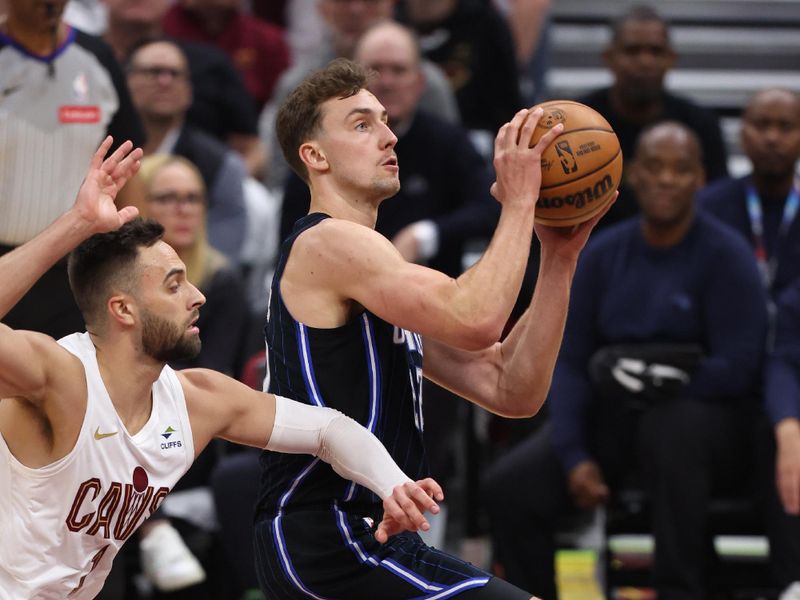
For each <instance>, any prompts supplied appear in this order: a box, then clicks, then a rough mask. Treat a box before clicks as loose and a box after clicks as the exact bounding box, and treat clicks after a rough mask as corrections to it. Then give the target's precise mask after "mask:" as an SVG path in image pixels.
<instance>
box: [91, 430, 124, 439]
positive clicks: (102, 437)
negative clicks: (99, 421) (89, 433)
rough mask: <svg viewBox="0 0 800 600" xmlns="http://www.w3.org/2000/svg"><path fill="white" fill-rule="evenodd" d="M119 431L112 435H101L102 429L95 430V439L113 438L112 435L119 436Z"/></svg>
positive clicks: (113, 432)
mask: <svg viewBox="0 0 800 600" xmlns="http://www.w3.org/2000/svg"><path fill="white" fill-rule="evenodd" d="M118 433H119V431H112V432H111V433H100V428H99V427H98V428H97V429H95V430H94V439H96V440H102V439H104V438H107V437H111V436H112V435H117V434H118Z"/></svg>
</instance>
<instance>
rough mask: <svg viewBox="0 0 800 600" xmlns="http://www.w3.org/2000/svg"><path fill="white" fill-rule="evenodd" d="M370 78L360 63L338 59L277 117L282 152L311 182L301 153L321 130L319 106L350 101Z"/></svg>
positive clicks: (292, 97) (312, 78)
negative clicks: (325, 103)
mask: <svg viewBox="0 0 800 600" xmlns="http://www.w3.org/2000/svg"><path fill="white" fill-rule="evenodd" d="M370 77H371V75H370V73H369V72H368V71H367V70H366V69H365V68H364V67H362V66H361V65H359V64H358V63H355V62H353V61H351V60H347V59H346V58H337V59H336V60H334V61H331V62H330V63H328V65H327V66H326V67H324V68H322V69H319V70H317V71H314V72H313V73H311V74H310V75H309V76H308V77H306V78H305V79H304V80H303V82H302V83H301V84H300V85H298V86H297V87H296V88H295V89H294V90H293V91H292V92H291V93H290V94H289V95H288V96H287V97H286V99H285V100H284V101H283V103H282V104H281V106H280V108H279V109H278V114H277V116H276V118H275V129H276V131H277V134H278V142H280V145H281V151H282V152H283V156H284V158H285V159H286V162H287V163H289V166H290V167H291V168H292V170H293V171H294V172H295V173H297V174H298V175H299V176H300V177H301V178H302V179H303V181H305V182H306V183H308V169H307V168H306V166H305V165H304V164H303V161H302V160H300V155H299V154H298V150H299V148H300V146H301V145H302V144H303V143H305V142H306V141H308V140H309V139H310V138H311V137H313V136H314V134H315V133H316V132H317V131H318V129H319V127H320V122H321V121H322V112H321V110H320V106H321V105H322V103H323V102H325V101H327V100H330V99H331V98H349V97H350V96H355V95H356V94H357V93H358V92H360V91H361V90H362V89H365V88H366V87H367V83H368V82H369V79H370Z"/></svg>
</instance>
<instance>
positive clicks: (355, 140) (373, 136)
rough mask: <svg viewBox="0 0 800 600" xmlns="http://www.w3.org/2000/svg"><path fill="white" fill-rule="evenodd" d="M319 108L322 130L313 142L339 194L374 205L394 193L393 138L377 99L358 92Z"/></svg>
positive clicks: (396, 179) (396, 173)
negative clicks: (363, 198)
mask: <svg viewBox="0 0 800 600" xmlns="http://www.w3.org/2000/svg"><path fill="white" fill-rule="evenodd" d="M321 109H322V127H321V131H320V133H319V135H318V136H317V139H316V141H315V143H316V144H318V146H319V149H320V152H321V154H322V156H324V158H325V161H326V163H325V164H326V171H327V172H328V173H330V174H331V175H332V176H333V177H334V179H335V181H336V183H337V187H338V188H339V189H340V190H341V192H342V193H344V194H355V195H356V196H357V197H361V196H363V195H366V196H367V199H368V201H377V202H379V201H381V200H385V199H386V198H389V197H391V196H393V195H394V194H396V193H397V192H398V191H399V190H400V179H399V173H400V169H399V166H398V163H397V155H396V154H395V152H394V146H395V144H396V143H397V137H396V136H395V135H394V133H392V130H391V129H389V126H388V124H387V118H388V117H387V113H386V109H385V108H384V107H383V105H382V104H381V103H380V102H378V100H377V98H375V96H374V95H372V93H370V92H368V91H367V90H361V91H360V92H358V94H356V95H355V96H351V97H349V98H332V99H330V100H327V101H325V102H324V103H323V104H322V107H321Z"/></svg>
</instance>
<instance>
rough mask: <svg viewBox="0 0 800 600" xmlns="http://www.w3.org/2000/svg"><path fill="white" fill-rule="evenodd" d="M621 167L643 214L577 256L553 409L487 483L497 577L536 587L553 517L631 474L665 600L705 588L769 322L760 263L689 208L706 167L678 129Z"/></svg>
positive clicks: (611, 494)
mask: <svg viewBox="0 0 800 600" xmlns="http://www.w3.org/2000/svg"><path fill="white" fill-rule="evenodd" d="M629 168H630V182H631V185H633V186H634V188H635V191H636V193H637V197H638V198H639V202H640V205H639V208H640V215H639V216H638V217H634V218H632V219H629V220H626V221H622V222H620V223H618V224H616V225H614V226H612V227H610V228H607V229H605V230H603V231H601V232H599V233H598V234H597V235H596V236H595V237H594V238H593V239H592V240H590V242H589V244H588V245H587V247H586V250H585V251H584V254H583V256H582V257H581V261H580V263H579V264H578V269H577V272H576V274H575V280H574V283H573V288H572V298H571V300H570V306H569V317H568V320H567V325H566V331H565V335H564V342H563V345H562V348H561V353H560V354H559V358H558V362H557V364H556V368H555V372H554V375H553V385H552V387H551V391H550V398H549V399H548V404H549V407H550V421H549V423H547V424H546V425H545V426H544V427H543V428H542V429H541V430H540V431H539V432H537V433H536V434H534V435H533V436H532V437H530V438H528V439H527V440H525V441H524V442H522V443H521V444H520V445H519V446H518V447H516V448H514V449H513V450H512V451H511V452H510V453H509V454H508V455H506V456H505V457H504V458H503V459H501V460H500V461H499V462H498V463H497V464H496V465H495V466H493V467H492V469H491V471H490V473H489V475H488V477H487V480H486V490H487V494H486V496H487V499H488V500H487V502H488V506H489V511H490V518H491V526H492V527H491V529H492V535H493V538H494V543H495V549H496V552H497V558H498V559H499V562H500V563H501V564H502V565H503V566H504V568H505V573H506V577H507V579H508V580H509V581H511V582H513V583H514V584H515V585H518V586H523V587H525V588H527V589H530V590H532V591H533V592H535V593H537V594H539V595H541V596H542V597H544V598H555V597H556V589H555V582H554V569H553V554H554V548H555V546H554V541H553V533H554V532H553V524H554V523H556V522H557V519H556V517H558V516H559V514H560V513H562V512H564V510H565V507H572V510H575V509H583V510H588V509H593V508H595V507H598V506H602V505H610V504H611V505H613V502H614V500H615V494H616V493H617V492H618V490H620V489H622V486H623V485H624V484H627V483H628V482H629V481H630V476H631V475H632V474H636V475H637V476H638V477H639V478H640V481H641V482H642V484H643V486H644V488H645V490H646V492H647V493H648V497H649V499H650V507H651V509H652V514H651V527H652V531H653V535H654V538H655V546H656V551H655V561H654V566H653V582H652V584H653V586H654V587H655V589H656V590H657V592H658V597H659V599H660V600H664V599H669V600H672V599H679V598H680V599H682V598H685V599H687V600H688V599H692V600H698V599H702V598H704V597H705V592H706V590H705V583H706V582H705V581H704V578H703V575H704V573H705V572H706V569H705V568H704V561H705V559H706V556H705V550H706V547H707V538H706V536H705V528H706V510H707V506H708V501H709V499H710V497H711V494H712V492H713V491H714V490H715V489H716V488H717V487H718V486H719V487H722V486H725V485H730V486H735V485H737V482H739V481H741V480H742V479H743V477H742V473H741V472H740V468H741V467H740V465H741V464H742V461H741V460H740V458H741V457H743V456H746V454H744V453H745V452H747V448H746V444H745V443H743V441H744V440H747V439H750V436H749V435H748V434H747V422H748V415H749V413H748V412H747V411H746V410H744V409H743V406H744V405H745V404H746V399H747V398H748V397H749V394H750V393H751V392H752V390H753V387H754V385H755V383H756V375H757V371H758V366H759V357H760V355H761V353H762V349H763V340H764V334H765V330H766V309H765V305H766V301H765V296H764V290H763V287H762V286H761V285H760V280H759V275H758V271H757V269H756V267H755V263H754V261H753V260H752V255H751V252H750V250H749V248H748V247H747V245H746V244H745V243H744V242H743V241H742V240H741V239H740V238H739V236H737V234H736V233H735V232H732V231H730V230H729V229H728V228H726V227H724V226H723V225H721V224H719V223H718V222H716V220H715V219H713V218H712V217H710V216H708V215H705V214H702V213H698V212H696V211H695V206H694V200H693V197H694V194H695V192H696V191H697V190H698V189H699V188H700V187H701V186H702V184H703V182H704V173H703V167H702V156H701V151H700V145H699V142H698V140H697V137H696V135H695V134H694V133H693V132H692V131H691V130H689V129H688V128H687V127H686V126H684V125H681V124H678V123H676V122H666V123H663V124H659V125H655V126H653V127H652V128H650V129H646V130H645V131H644V132H643V133H642V135H641V137H640V139H639V141H638V144H637V146H636V151H635V154H634V156H633V159H632V160H631V161H630V165H629ZM720 265H725V268H724V269H721V268H720ZM738 485H741V484H738Z"/></svg>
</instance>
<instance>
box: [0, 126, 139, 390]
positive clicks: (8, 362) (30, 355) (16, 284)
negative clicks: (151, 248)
mask: <svg viewBox="0 0 800 600" xmlns="http://www.w3.org/2000/svg"><path fill="white" fill-rule="evenodd" d="M111 144H112V139H111V137H108V138H106V140H105V141H104V142H103V144H102V145H101V146H100V148H99V149H98V150H97V152H96V153H95V155H94V157H93V158H92V162H91V165H90V167H89V170H88V172H87V173H86V177H85V179H84V181H83V184H82V185H81V188H80V190H79V191H78V196H77V199H76V200H75V204H74V206H73V207H72V208H71V209H70V210H68V211H67V212H66V213H64V214H63V215H62V216H61V217H59V218H58V219H57V220H56V221H54V222H53V223H52V224H51V225H50V226H49V227H47V229H45V230H44V231H43V232H42V233H40V234H39V235H37V236H36V237H35V238H34V239H32V240H31V241H29V242H27V243H26V244H23V245H22V246H20V247H19V248H16V249H15V250H13V251H12V252H9V253H8V254H5V255H4V256H2V257H0V281H2V282H3V285H1V286H0V319H2V318H3V317H4V316H5V315H6V314H7V313H8V311H9V310H11V308H13V307H14V305H15V304H16V303H17V302H19V300H20V299H21V298H22V297H23V296H24V295H25V293H26V292H27V291H28V290H29V289H30V288H31V287H32V286H33V284H34V283H36V281H37V280H38V279H39V278H40V277H41V276H42V275H43V274H44V273H45V272H46V271H47V270H48V269H49V268H50V267H52V266H53V265H54V264H55V263H56V262H57V261H58V260H59V259H60V258H61V257H63V256H64V255H65V254H66V253H67V252H69V251H70V250H72V249H73V248H74V247H75V246H77V245H78V244H79V243H81V242H82V241H83V240H85V239H86V238H88V237H90V236H91V235H93V234H95V233H99V232H101V231H109V230H111V229H115V228H117V227H119V226H120V225H122V223H124V222H126V221H129V220H130V219H132V218H133V217H134V216H136V209H135V208H130V207H129V208H124V209H122V210H120V211H118V210H117V208H116V206H115V205H114V198H115V197H116V194H117V192H118V191H119V189H120V188H121V187H122V186H123V185H124V184H125V182H127V181H128V179H129V178H130V177H132V176H133V174H134V173H136V171H137V169H138V166H139V159H140V158H141V155H142V151H141V150H139V149H136V150H132V144H131V143H130V142H125V143H124V144H122V145H121V146H120V147H119V148H118V149H117V150H116V151H115V152H114V153H113V154H112V155H111V156H110V157H108V158H107V159H105V160H104V159H103V157H104V156H105V154H106V152H107V151H108V149H109V148H110V147H111ZM50 344H52V345H53V346H55V344H54V343H53V341H52V339H51V338H49V337H47V336H44V335H41V334H34V333H31V332H25V331H13V330H12V329H10V328H9V327H7V326H6V325H3V324H0V397H2V396H22V397H25V398H29V399H30V398H35V397H41V396H42V395H43V393H44V390H45V387H46V384H47V381H48V377H47V368H48V367H50V368H57V366H55V365H54V364H53V363H52V361H51V360H50V359H51V358H52V357H51V355H50V352H49V351H48V348H49V347H50V346H49V345H50Z"/></svg>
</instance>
